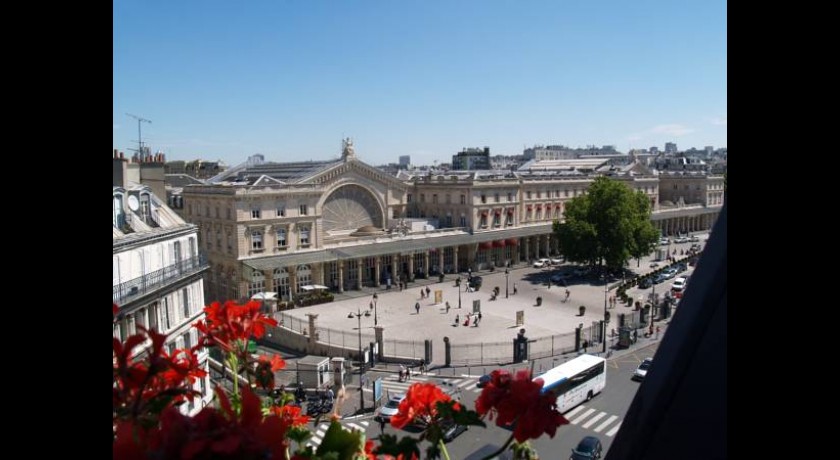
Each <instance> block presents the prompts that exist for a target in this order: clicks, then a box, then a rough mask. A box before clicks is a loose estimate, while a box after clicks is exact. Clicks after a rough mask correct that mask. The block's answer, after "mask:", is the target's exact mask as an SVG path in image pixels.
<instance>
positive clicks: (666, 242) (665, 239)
mask: <svg viewBox="0 0 840 460" xmlns="http://www.w3.org/2000/svg"><path fill="white" fill-rule="evenodd" d="M669 243H671V240H669V239H668V238H665V237H662V238H659V244H660V245H661V246H665V245H666V244H669Z"/></svg>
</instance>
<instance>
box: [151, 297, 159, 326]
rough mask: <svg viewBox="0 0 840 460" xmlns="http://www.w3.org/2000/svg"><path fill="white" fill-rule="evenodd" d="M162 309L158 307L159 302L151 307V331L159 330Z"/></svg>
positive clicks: (153, 303)
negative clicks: (159, 312) (159, 314)
mask: <svg viewBox="0 0 840 460" xmlns="http://www.w3.org/2000/svg"><path fill="white" fill-rule="evenodd" d="M159 310H160V308H159V307H158V303H157V302H152V304H151V305H149V329H154V330H157V329H158V311H159Z"/></svg>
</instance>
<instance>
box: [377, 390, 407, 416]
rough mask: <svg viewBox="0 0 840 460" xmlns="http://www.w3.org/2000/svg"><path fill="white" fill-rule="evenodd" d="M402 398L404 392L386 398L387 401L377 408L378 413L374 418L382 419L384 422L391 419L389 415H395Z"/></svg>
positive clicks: (403, 397)
mask: <svg viewBox="0 0 840 460" xmlns="http://www.w3.org/2000/svg"><path fill="white" fill-rule="evenodd" d="M403 399H405V393H400V394H397V395H394V396H391V398H390V399H388V402H387V403H385V405H384V406H382V408H381V409H379V413H378V414H377V415H376V420H383V421H385V422H389V421H391V417H393V416H394V415H397V413H398V412H399V411H400V403H401V402H402V400H403Z"/></svg>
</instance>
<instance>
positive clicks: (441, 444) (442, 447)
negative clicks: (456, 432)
mask: <svg viewBox="0 0 840 460" xmlns="http://www.w3.org/2000/svg"><path fill="white" fill-rule="evenodd" d="M438 444H440V450H441V452H443V458H444V459H446V460H449V452H448V451H447V450H446V444H445V443H444V442H443V438H441V439H440V440H438Z"/></svg>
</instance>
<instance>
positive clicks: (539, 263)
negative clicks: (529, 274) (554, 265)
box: [534, 259, 551, 268]
mask: <svg viewBox="0 0 840 460" xmlns="http://www.w3.org/2000/svg"><path fill="white" fill-rule="evenodd" d="M549 265H551V261H550V260H548V259H539V260H535V261H534V268H543V267H548V266H549Z"/></svg>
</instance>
